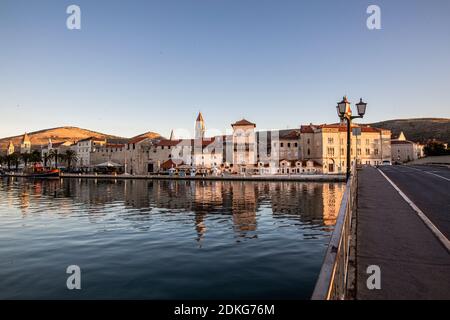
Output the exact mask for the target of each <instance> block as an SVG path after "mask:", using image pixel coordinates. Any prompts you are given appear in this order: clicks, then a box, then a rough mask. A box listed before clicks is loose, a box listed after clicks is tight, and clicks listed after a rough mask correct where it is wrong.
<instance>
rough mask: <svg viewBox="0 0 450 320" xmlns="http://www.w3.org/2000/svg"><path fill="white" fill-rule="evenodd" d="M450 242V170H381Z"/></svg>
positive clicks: (402, 167) (396, 167) (399, 168)
mask: <svg viewBox="0 0 450 320" xmlns="http://www.w3.org/2000/svg"><path fill="white" fill-rule="evenodd" d="M380 170H381V171H383V172H384V173H385V174H386V175H387V176H388V177H389V178H390V179H391V180H392V181H393V182H394V183H395V184H396V185H397V186H398V187H399V188H400V190H401V191H403V193H405V194H406V195H407V196H408V198H409V199H411V200H412V202H414V204H415V205H416V206H417V207H419V208H420V209H421V210H422V211H423V213H425V215H426V216H427V217H428V219H430V220H431V221H432V222H433V224H434V225H435V226H436V227H437V228H438V229H439V230H440V231H441V232H442V233H443V234H444V235H445V237H447V239H450V169H449V168H446V167H438V166H423V165H417V166H411V167H410V166H383V167H380Z"/></svg>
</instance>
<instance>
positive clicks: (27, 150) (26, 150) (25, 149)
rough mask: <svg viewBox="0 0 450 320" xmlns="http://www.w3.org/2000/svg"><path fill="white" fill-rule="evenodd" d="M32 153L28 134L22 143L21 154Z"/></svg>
mask: <svg viewBox="0 0 450 320" xmlns="http://www.w3.org/2000/svg"><path fill="white" fill-rule="evenodd" d="M30 152H31V140H30V137H29V136H28V134H27V133H26V132H25V134H24V135H23V137H22V142H21V143H20V153H30Z"/></svg>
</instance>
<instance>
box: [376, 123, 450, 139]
mask: <svg viewBox="0 0 450 320" xmlns="http://www.w3.org/2000/svg"><path fill="white" fill-rule="evenodd" d="M370 125H371V126H372V127H377V128H383V129H389V130H391V131H392V135H393V136H394V137H397V136H398V135H399V134H400V132H402V131H403V133H404V134H405V136H406V139H408V140H411V141H414V142H420V143H425V142H427V141H428V140H431V139H436V140H439V141H442V142H447V143H450V119H445V118H417V119H398V120H387V121H381V122H377V123H372V124H370Z"/></svg>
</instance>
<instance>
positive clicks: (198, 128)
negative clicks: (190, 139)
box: [195, 112, 206, 139]
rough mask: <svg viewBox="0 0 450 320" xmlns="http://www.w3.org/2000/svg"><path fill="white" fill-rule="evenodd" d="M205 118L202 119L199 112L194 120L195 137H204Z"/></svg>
mask: <svg viewBox="0 0 450 320" xmlns="http://www.w3.org/2000/svg"><path fill="white" fill-rule="evenodd" d="M205 130H206V129H205V120H203V116H202V113H201V112H199V113H198V116H197V120H195V139H203V138H205Z"/></svg>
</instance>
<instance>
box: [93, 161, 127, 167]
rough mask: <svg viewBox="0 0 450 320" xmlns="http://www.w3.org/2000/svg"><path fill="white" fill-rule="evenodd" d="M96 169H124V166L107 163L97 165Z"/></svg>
mask: <svg viewBox="0 0 450 320" xmlns="http://www.w3.org/2000/svg"><path fill="white" fill-rule="evenodd" d="M94 167H97V168H120V167H123V165H121V164H118V163H115V162H112V161H106V162H103V163H100V164H96V165H95V166H94Z"/></svg>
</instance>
